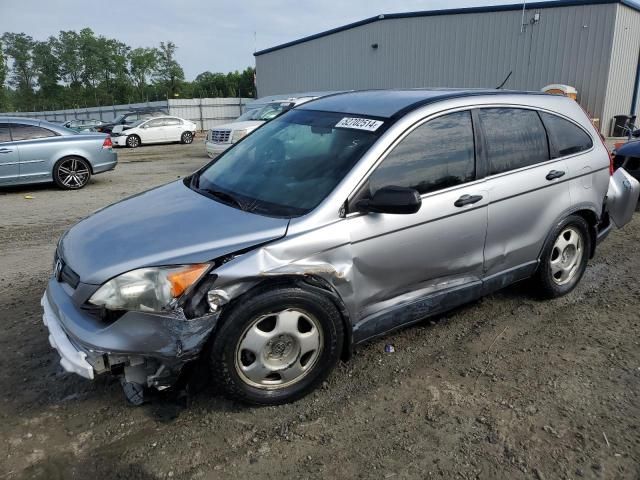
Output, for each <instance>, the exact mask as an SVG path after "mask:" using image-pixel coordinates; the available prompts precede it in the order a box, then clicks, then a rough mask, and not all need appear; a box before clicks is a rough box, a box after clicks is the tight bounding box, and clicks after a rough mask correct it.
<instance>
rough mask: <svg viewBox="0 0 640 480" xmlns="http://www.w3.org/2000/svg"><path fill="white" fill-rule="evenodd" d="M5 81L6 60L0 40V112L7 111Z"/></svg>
mask: <svg viewBox="0 0 640 480" xmlns="http://www.w3.org/2000/svg"><path fill="white" fill-rule="evenodd" d="M6 80H7V58H6V56H5V54H4V48H3V46H2V40H1V39H0V111H5V110H8V109H9V108H8V107H9V102H8V100H7V95H6V92H5V87H4V84H5V82H6Z"/></svg>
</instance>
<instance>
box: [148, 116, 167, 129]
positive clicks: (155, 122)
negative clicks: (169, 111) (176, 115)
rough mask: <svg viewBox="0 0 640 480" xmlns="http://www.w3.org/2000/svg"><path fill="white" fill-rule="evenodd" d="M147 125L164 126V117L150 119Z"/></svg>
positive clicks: (150, 126) (151, 126)
mask: <svg viewBox="0 0 640 480" xmlns="http://www.w3.org/2000/svg"><path fill="white" fill-rule="evenodd" d="M145 125H146V126H147V127H149V128H153V127H162V126H164V118H156V119H154V120H149V121H148V122H147V123H146V124H145Z"/></svg>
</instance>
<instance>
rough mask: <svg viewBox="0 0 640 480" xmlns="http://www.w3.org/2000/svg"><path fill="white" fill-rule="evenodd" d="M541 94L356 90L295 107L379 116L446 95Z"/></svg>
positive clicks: (533, 93)
mask: <svg viewBox="0 0 640 480" xmlns="http://www.w3.org/2000/svg"><path fill="white" fill-rule="evenodd" d="M518 93H519V94H527V95H544V94H542V93H541V92H522V91H514V90H489V89H479V88H478V89H446V88H443V89H424V88H412V89H394V90H357V91H352V92H344V93H337V94H335V95H329V96H326V97H322V98H318V99H316V100H311V101H309V102H307V103H304V104H302V105H300V106H298V107H296V109H301V110H320V111H325V112H338V113H344V114H352V115H367V116H371V117H379V118H391V117H394V116H401V115H404V114H405V113H406V112H408V111H410V110H414V109H416V108H418V107H421V106H423V105H426V104H428V103H433V102H437V101H441V100H446V99H450V98H460V97H469V96H476V95H506V94H518Z"/></svg>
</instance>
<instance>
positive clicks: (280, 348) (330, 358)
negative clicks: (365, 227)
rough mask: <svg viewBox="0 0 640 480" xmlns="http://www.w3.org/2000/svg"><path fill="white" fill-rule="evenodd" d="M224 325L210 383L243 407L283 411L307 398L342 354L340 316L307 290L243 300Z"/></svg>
mask: <svg viewBox="0 0 640 480" xmlns="http://www.w3.org/2000/svg"><path fill="white" fill-rule="evenodd" d="M222 321H223V323H222V327H221V328H220V330H219V331H218V333H217V334H216V335H215V338H214V339H213V343H212V346H211V351H210V362H211V363H210V368H211V377H212V380H213V382H214V383H215V384H216V386H217V387H218V388H219V389H220V390H221V391H222V393H223V394H224V395H225V396H226V397H228V398H230V399H232V400H237V401H241V402H243V403H248V404H253V405H279V404H283V403H289V402H292V401H294V400H297V399H299V398H301V397H303V396H305V395H307V394H308V393H309V392H311V391H313V390H314V389H315V388H316V387H317V386H318V385H319V384H321V383H322V382H323V381H324V380H325V379H326V378H327V376H328V375H329V373H330V372H331V370H333V368H334V367H335V365H336V363H337V362H338V359H339V358H340V354H341V352H342V345H343V341H344V334H343V326H342V318H341V315H340V312H339V311H338V309H337V308H336V306H335V305H334V303H333V302H332V301H331V300H329V299H328V298H326V297H324V296H322V295H321V294H317V293H314V292H308V291H306V290H304V289H302V288H296V287H280V288H274V289H272V290H267V291H263V292H261V293H258V294H256V295H255V296H253V297H249V298H246V299H243V301H241V302H237V303H236V304H235V305H234V306H232V308H231V310H230V311H229V312H228V313H227V314H226V315H225V316H224V317H223V318H222ZM314 348H315V349H314Z"/></svg>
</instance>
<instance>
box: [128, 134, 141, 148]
mask: <svg viewBox="0 0 640 480" xmlns="http://www.w3.org/2000/svg"><path fill="white" fill-rule="evenodd" d="M139 146H140V137H139V136H137V135H129V136H128V137H127V147H129V148H138V147H139Z"/></svg>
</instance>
